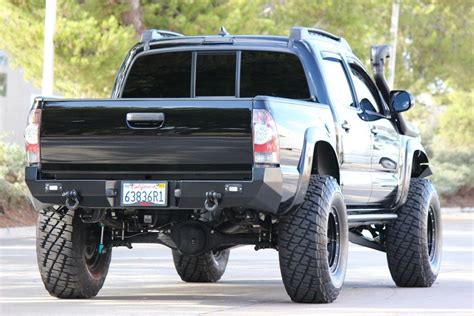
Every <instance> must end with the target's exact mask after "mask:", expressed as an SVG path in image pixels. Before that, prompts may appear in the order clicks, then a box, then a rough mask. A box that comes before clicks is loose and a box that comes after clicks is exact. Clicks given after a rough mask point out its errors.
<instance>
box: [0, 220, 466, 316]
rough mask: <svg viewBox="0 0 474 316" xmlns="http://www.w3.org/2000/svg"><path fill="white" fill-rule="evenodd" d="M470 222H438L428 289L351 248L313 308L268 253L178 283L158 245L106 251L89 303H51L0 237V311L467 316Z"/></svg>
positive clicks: (18, 245)
mask: <svg viewBox="0 0 474 316" xmlns="http://www.w3.org/2000/svg"><path fill="white" fill-rule="evenodd" d="M473 225H474V219H473V217H472V216H466V215H463V216H456V215H452V214H451V215H449V216H447V217H446V218H445V225H444V252H443V264H442V269H441V273H440V275H439V277H438V279H437V281H436V283H435V284H434V285H433V287H432V288H397V287H395V285H394V283H393V281H392V280H391V278H390V273H389V270H388V267H387V263H386V259H385V254H384V253H382V252H378V251H375V250H370V249H367V248H363V247H360V246H356V245H351V247H350V252H349V265H348V270H347V276H346V282H345V285H344V289H343V291H342V293H341V295H340V296H339V298H338V299H337V300H336V302H334V303H332V304H321V305H310V304H295V303H292V302H291V301H290V300H289V298H288V296H287V295H286V292H285V289H284V287H283V283H282V281H281V277H280V270H279V267H278V254H277V252H276V251H274V250H262V251H258V252H255V251H254V250H253V248H252V247H241V248H236V249H233V250H232V251H231V255H230V259H229V264H228V266H227V271H226V273H225V274H224V277H223V278H222V280H221V281H220V282H218V283H215V284H196V283H194V284H186V283H184V282H182V281H181V280H180V279H179V277H178V275H177V274H176V272H175V270H174V266H173V262H172V258H171V251H170V250H169V249H167V248H165V247H163V246H159V245H136V246H134V249H133V250H128V249H123V248H117V249H114V252H113V258H112V264H111V267H110V271H109V274H108V277H107V280H106V282H105V285H104V288H103V289H102V291H101V292H100V293H99V295H98V296H97V297H96V298H94V299H91V300H59V299H56V298H53V297H51V296H49V295H48V293H47V292H46V290H45V289H44V287H43V284H42V282H41V280H40V276H39V273H38V271H37V266H36V254H35V240H34V237H20V238H9V239H0V314H1V315H22V314H42V315H63V314H64V315H65V314H67V315H72V314H88V315H93V314H100V315H104V314H105V315H108V314H110V315H121V314H141V315H144V314H152V313H153V314H156V313H159V314H161V315H163V314H165V315H166V314H240V315H247V314H285V315H294V314H314V315H336V314H351V315H354V314H360V315H370V314H372V315H381V314H388V315H397V314H407V315H414V314H426V315H434V314H435V315H453V314H465V315H473V314H474V266H473V265H474V258H473V254H474V232H473V230H474V229H473ZM31 232H32V234H34V231H33V230H31Z"/></svg>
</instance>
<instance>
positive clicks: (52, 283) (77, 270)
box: [36, 207, 112, 298]
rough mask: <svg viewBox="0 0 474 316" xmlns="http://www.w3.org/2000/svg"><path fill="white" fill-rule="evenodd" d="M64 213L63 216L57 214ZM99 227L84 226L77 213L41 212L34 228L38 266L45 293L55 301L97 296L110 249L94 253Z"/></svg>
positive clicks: (60, 210) (109, 257)
mask: <svg viewBox="0 0 474 316" xmlns="http://www.w3.org/2000/svg"><path fill="white" fill-rule="evenodd" d="M63 211H66V213H65V214H63V213H61V212H63ZM99 242H100V227H99V226H98V224H85V223H83V222H82V220H81V219H80V218H79V216H78V214H77V211H67V210H66V209H65V208H64V207H61V208H59V209H58V210H53V209H52V208H49V209H45V210H41V211H40V214H39V217H38V226H37V229H36V254H37V259H38V267H39V271H40V274H41V279H42V280H43V283H44V286H45V288H46V290H47V291H48V292H49V293H50V294H51V295H52V296H55V297H58V298H91V297H94V296H96V295H97V293H98V292H99V290H100V289H101V288H102V285H103V284H104V281H105V278H106V276H107V272H108V270H109V265H110V260H111V257H112V249H110V248H106V249H105V253H103V254H100V253H99V252H98V247H97V245H98V243H99Z"/></svg>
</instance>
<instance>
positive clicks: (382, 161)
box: [350, 64, 400, 207]
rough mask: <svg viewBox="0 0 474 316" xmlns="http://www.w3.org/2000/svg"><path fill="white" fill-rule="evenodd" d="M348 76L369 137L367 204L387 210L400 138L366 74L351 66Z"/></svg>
mask: <svg viewBox="0 0 474 316" xmlns="http://www.w3.org/2000/svg"><path fill="white" fill-rule="evenodd" d="M350 68H351V76H352V81H353V84H354V88H355V90H356V94H357V98H358V102H359V106H360V108H361V109H362V110H363V112H364V113H365V118H366V120H367V124H368V125H369V127H370V134H371V138H372V159H371V161H372V166H371V173H372V195H371V197H370V200H369V203H370V204H374V206H375V205H376V206H381V207H390V206H391V204H392V202H393V200H394V198H395V195H396V192H397V188H398V179H399V175H400V173H399V171H400V165H399V155H400V135H399V133H398V132H397V130H396V128H395V126H394V124H393V122H392V121H391V120H390V119H389V115H388V113H389V111H388V109H387V108H386V107H385V106H384V104H383V103H382V100H381V98H380V95H379V93H378V92H377V89H376V87H375V84H374V83H373V82H372V80H371V79H370V77H369V76H368V74H367V73H366V72H365V71H364V70H363V69H362V68H361V67H359V66H357V65H356V64H351V66H350Z"/></svg>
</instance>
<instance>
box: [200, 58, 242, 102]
mask: <svg viewBox="0 0 474 316" xmlns="http://www.w3.org/2000/svg"><path fill="white" fill-rule="evenodd" d="M235 66H236V63H235V53H214V54H210V53H198V54H197V58H196V96H198V97H204V96H235Z"/></svg>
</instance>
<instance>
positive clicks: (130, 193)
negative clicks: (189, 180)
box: [122, 182, 168, 207]
mask: <svg viewBox="0 0 474 316" xmlns="http://www.w3.org/2000/svg"><path fill="white" fill-rule="evenodd" d="M167 191H168V184H167V183H166V182H122V206H139V207H147V206H166V205H167V193H168V192H167Z"/></svg>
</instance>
